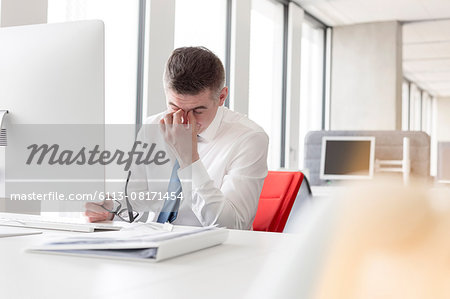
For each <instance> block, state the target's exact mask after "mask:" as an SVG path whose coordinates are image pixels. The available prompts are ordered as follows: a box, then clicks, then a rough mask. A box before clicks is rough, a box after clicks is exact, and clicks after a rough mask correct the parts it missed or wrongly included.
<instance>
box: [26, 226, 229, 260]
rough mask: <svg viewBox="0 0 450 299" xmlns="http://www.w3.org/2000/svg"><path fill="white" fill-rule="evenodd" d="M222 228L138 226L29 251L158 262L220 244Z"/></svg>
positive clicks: (63, 240) (223, 237) (58, 241)
mask: <svg viewBox="0 0 450 299" xmlns="http://www.w3.org/2000/svg"><path fill="white" fill-rule="evenodd" d="M227 236H228V231H227V230H226V229H219V228H216V227H214V226H210V227H178V226H175V227H173V229H172V227H171V226H169V227H168V226H167V225H159V224H138V225H137V226H132V227H130V228H128V229H124V230H121V231H115V232H100V233H91V234H77V235H71V236H65V237H63V238H61V237H59V238H54V239H51V240H48V241H47V242H46V243H44V244H42V245H41V246H38V247H34V248H30V249H29V251H32V252H44V253H59V254H71V255H87V256H95V257H106V258H123V259H139V260H142V259H145V260H149V261H160V260H163V259H167V258H170V257H174V256H178V255H182V254H186V253H189V252H193V251H197V250H200V249H204V248H207V247H211V246H214V245H218V244H221V243H223V242H224V241H225V240H226V238H227Z"/></svg>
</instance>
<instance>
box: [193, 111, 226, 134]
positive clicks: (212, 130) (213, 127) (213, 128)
mask: <svg viewBox="0 0 450 299" xmlns="http://www.w3.org/2000/svg"><path fill="white" fill-rule="evenodd" d="M222 116H223V107H222V106H220V107H219V109H217V112H216V116H215V117H214V119H213V121H212V122H211V123H210V124H209V126H208V127H207V128H206V130H204V131H203V132H201V133H200V134H198V135H199V136H200V137H201V139H202V140H205V141H206V142H208V141H211V140H213V139H214V137H215V136H216V133H217V131H218V130H219V127H220V123H221V122H222Z"/></svg>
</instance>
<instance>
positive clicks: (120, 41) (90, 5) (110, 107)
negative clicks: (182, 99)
mask: <svg viewBox="0 0 450 299" xmlns="http://www.w3.org/2000/svg"><path fill="white" fill-rule="evenodd" d="M89 19H100V20H102V21H103V22H104V23H105V121H106V123H107V124H134V123H135V121H136V85H137V82H136V80H137V79H136V77H137V55H138V49H137V48H138V22H139V0H89V1H88V0H48V22H49V23H54V22H67V21H76V20H89Z"/></svg>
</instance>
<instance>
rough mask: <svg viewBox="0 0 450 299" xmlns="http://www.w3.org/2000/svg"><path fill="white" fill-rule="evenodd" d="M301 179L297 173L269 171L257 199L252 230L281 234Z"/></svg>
mask: <svg viewBox="0 0 450 299" xmlns="http://www.w3.org/2000/svg"><path fill="white" fill-rule="evenodd" d="M303 178H304V175H303V173H301V172H299V171H296V172H288V171H269V173H268V175H267V177H266V179H265V180H264V185H263V189H262V192H261V196H260V197H259V205H258V210H257V211H256V217H255V221H254V222H253V230H256V231H266V232H278V233H281V232H283V229H284V226H285V225H286V221H287V219H288V217H289V213H290V212H291V209H292V206H293V205H294V201H295V198H296V197H297V193H298V190H299V189H300V185H301V184H302V181H303Z"/></svg>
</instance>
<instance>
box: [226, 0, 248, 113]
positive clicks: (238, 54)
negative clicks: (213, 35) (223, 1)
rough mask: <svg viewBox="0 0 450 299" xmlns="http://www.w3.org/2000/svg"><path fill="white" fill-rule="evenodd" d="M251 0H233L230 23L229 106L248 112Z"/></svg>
mask: <svg viewBox="0 0 450 299" xmlns="http://www.w3.org/2000/svg"><path fill="white" fill-rule="evenodd" d="M251 4H252V1H251V0H233V3H232V10H233V12H232V25H231V63H230V69H231V70H230V107H231V109H232V110H234V111H237V112H240V113H243V114H248V103H249V99H248V97H249V73H250V16H251Z"/></svg>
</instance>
